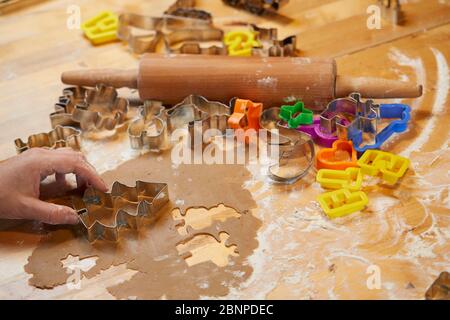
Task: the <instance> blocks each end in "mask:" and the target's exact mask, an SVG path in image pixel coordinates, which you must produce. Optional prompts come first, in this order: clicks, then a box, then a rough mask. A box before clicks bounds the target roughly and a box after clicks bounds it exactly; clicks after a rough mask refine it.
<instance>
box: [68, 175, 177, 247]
mask: <svg viewBox="0 0 450 320" xmlns="http://www.w3.org/2000/svg"><path fill="white" fill-rule="evenodd" d="M168 201H169V191H168V188H167V184H165V183H150V182H143V181H137V182H136V186H135V187H128V186H126V185H124V184H121V183H119V182H117V181H116V182H114V184H113V186H112V189H111V193H103V192H100V191H97V190H95V189H92V188H88V189H86V191H85V192H84V195H83V197H82V198H81V197H75V196H74V197H72V204H73V207H74V209H75V210H76V211H77V212H78V214H79V217H80V220H81V224H82V227H83V229H84V231H86V234H87V238H88V240H89V242H93V241H95V240H97V239H103V240H107V241H118V240H119V229H120V228H122V227H127V228H131V229H138V228H139V227H140V225H141V218H142V217H145V218H148V219H149V220H150V222H153V221H155V220H156V219H158V217H159V215H158V213H160V212H161V209H162V207H163V206H164V205H165V204H166V203H167V202H168Z"/></svg>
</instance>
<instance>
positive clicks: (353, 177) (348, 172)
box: [316, 167, 363, 191]
mask: <svg viewBox="0 0 450 320" xmlns="http://www.w3.org/2000/svg"><path fill="white" fill-rule="evenodd" d="M316 181H317V182H318V183H320V185H321V186H322V188H326V189H349V190H350V191H358V190H361V185H362V181H363V173H362V171H361V169H360V168H355V167H350V168H347V169H345V170H333V169H320V170H319V171H318V172H317V176H316Z"/></svg>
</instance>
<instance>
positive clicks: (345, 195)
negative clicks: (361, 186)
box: [317, 189, 369, 219]
mask: <svg viewBox="0 0 450 320" xmlns="http://www.w3.org/2000/svg"><path fill="white" fill-rule="evenodd" d="M317 201H319V204H320V206H321V207H322V209H323V211H324V212H325V213H326V215H327V216H328V217H330V218H332V219H333V218H339V217H344V216H346V215H349V214H351V213H353V212H356V211H359V210H362V209H364V207H365V206H366V205H367V204H368V203H369V199H368V198H367V195H366V194H365V193H364V192H363V191H354V192H352V191H350V190H348V189H339V190H334V191H330V192H326V193H323V194H321V195H320V196H318V197H317Z"/></svg>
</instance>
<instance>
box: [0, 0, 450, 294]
mask: <svg viewBox="0 0 450 320" xmlns="http://www.w3.org/2000/svg"><path fill="white" fill-rule="evenodd" d="M171 3H172V1H171V0H164V1H162V0H161V1H136V0H133V1H113V0H101V1H95V5H94V2H93V1H87V0H84V1H83V0H79V1H76V0H70V1H68V0H67V1H64V0H62V1H43V2H40V3H38V4H35V5H33V6H30V7H25V8H23V9H21V10H18V11H13V12H9V13H7V14H4V15H0V80H1V81H0V115H1V117H0V159H5V158H8V157H10V156H13V155H14V154H15V150H14V143H13V141H14V139H15V138H18V137H21V138H26V137H28V136H29V135H30V134H34V133H39V132H45V131H49V130H50V122H49V118H48V115H49V113H50V112H52V110H53V105H54V103H55V101H56V99H57V97H58V96H59V94H60V92H61V89H62V88H63V85H62V84H61V82H60V80H59V79H60V74H61V72H62V71H65V70H69V69H77V68H82V67H104V66H108V67H117V68H134V67H136V64H137V59H138V58H137V57H136V56H133V55H132V54H130V53H129V52H128V51H127V48H126V46H124V45H122V44H121V43H119V42H116V43H111V44H106V45H102V46H97V47H93V46H91V45H90V43H89V42H88V41H86V39H84V38H83V36H82V35H81V32H80V30H69V29H67V27H66V20H67V18H68V13H67V8H68V7H69V6H70V5H73V4H75V5H79V6H80V8H81V14H82V19H83V20H85V19H87V18H90V17H91V16H94V15H95V14H96V13H98V12H99V11H100V10H104V9H109V10H112V11H115V12H136V13H141V14H147V15H155V16H157V15H160V14H162V12H163V11H164V10H165V9H166V8H168V6H169V5H170V4H171ZM371 3H374V1H369V0H339V1H337V0H301V1H300V0H299V1H297V0H291V1H290V3H289V4H288V5H287V6H286V7H284V8H283V9H282V10H281V11H280V15H279V16H277V17H275V18H274V19H273V20H268V19H267V18H264V17H257V16H253V15H250V14H248V13H246V12H244V11H240V10H236V9H233V8H230V7H227V6H225V5H223V4H222V2H221V1H219V0H213V1H206V0H202V1H200V0H199V1H197V7H199V8H201V9H205V10H208V11H210V12H211V13H212V14H213V16H214V21H215V24H217V25H219V26H220V25H221V24H224V23H227V22H231V21H245V22H252V23H256V24H258V25H259V26H263V27H267V26H275V27H277V28H279V34H280V36H287V35H290V34H293V33H295V34H297V35H298V38H299V42H298V43H299V44H298V46H299V48H300V54H301V55H302V56H322V57H335V58H336V60H337V65H338V72H339V73H340V74H346V75H354V76H379V77H384V78H388V79H401V80H409V81H412V82H417V83H421V84H423V85H424V95H423V96H422V97H421V98H419V99H415V100H407V99H405V100H401V101H402V102H404V103H408V104H410V105H411V107H412V109H413V111H412V121H411V125H410V128H409V130H408V132H406V133H404V134H402V135H399V136H398V137H397V138H395V139H393V141H391V142H390V143H389V144H388V145H387V146H386V148H385V149H386V150H387V151H391V152H394V153H397V154H402V155H404V156H407V157H409V158H410V159H411V169H410V170H409V171H408V174H407V175H406V177H405V178H404V179H403V180H402V182H401V183H400V185H399V186H397V187H396V188H394V189H389V188H384V187H380V186H377V185H373V186H370V187H369V189H370V192H369V198H370V205H369V207H368V208H367V209H366V210H365V211H364V214H358V215H356V216H351V217H348V218H345V219H339V220H338V221H330V220H328V219H327V218H326V217H325V216H324V215H323V214H321V213H320V210H318V208H317V205H316V204H315V202H314V201H313V200H314V198H315V197H316V196H317V195H318V194H319V193H320V188H319V187H318V186H317V185H316V184H314V183H313V184H306V183H304V182H299V183H296V184H295V185H293V186H289V187H285V188H273V187H272V185H271V184H270V182H268V181H266V180H258V179H255V180H254V181H249V182H248V184H246V188H248V189H249V190H250V191H251V192H252V194H253V197H254V198H255V200H256V201H257V203H258V208H257V209H256V210H255V211H254V214H255V215H256V216H257V217H258V218H260V219H261V220H262V221H263V227H262V228H261V229H260V230H259V232H258V241H259V247H258V249H257V250H256V252H255V253H254V255H253V256H252V259H251V263H252V265H253V267H254V271H253V274H252V276H251V278H250V279H249V280H248V283H246V285H245V286H243V287H242V288H241V289H240V290H239V291H237V292H233V293H232V294H230V295H229V297H231V298H233V297H234V298H248V299H252V298H293V299H352V298H353V299H360V298H371V299H422V298H423V297H424V293H425V291H426V289H427V288H428V286H429V285H430V284H431V283H432V282H433V280H434V279H435V278H436V277H437V276H438V274H439V273H440V272H442V271H445V270H447V271H450V256H449V253H450V250H449V248H450V245H449V238H450V229H449V226H450V215H449V178H448V172H449V170H450V165H449V163H450V161H449V160H450V154H449V152H448V142H449V130H448V123H449V120H450V116H449V111H448V110H449V109H450V108H449V105H450V101H449V99H448V92H449V69H448V60H449V57H450V41H449V40H450V24H449V22H450V2H449V1H445V0H422V1H420V0H410V1H407V3H406V4H404V5H403V9H404V12H405V15H406V22H405V24H404V25H403V26H393V25H391V24H389V23H386V22H383V25H382V28H381V29H380V30H369V29H367V28H366V19H367V17H368V15H367V13H366V9H367V7H368V6H369V5H370V4H371ZM111 148H112V147H111ZM90 151H92V150H90ZM90 151H89V150H88V158H89V159H90V160H91V161H92V162H93V164H94V165H95V166H96V167H97V169H98V170H99V171H101V172H103V171H105V170H107V169H110V168H113V167H114V166H115V165H117V164H118V163H120V162H121V161H123V160H124V159H123V158H118V159H115V160H114V161H113V160H111V159H109V157H107V155H108V154H107V153H106V152H103V153H102V155H100V156H95V155H94V154H92V153H89V152H90ZM307 179H310V180H311V179H312V180H313V179H314V173H311V174H310V175H309V176H308V178H307ZM221 214H225V213H224V212H222V213H220V212H219V213H218V214H217V215H216V216H220V215H221ZM194 220H195V219H193V221H191V223H195V221H194ZM197 222H198V221H197ZM8 225H9V223H8V222H6V221H3V222H1V224H0V229H2V230H3V231H1V232H7V230H8ZM38 241H39V236H38V235H36V234H16V233H14V234H13V233H11V239H10V240H8V241H6V242H1V243H0V271H1V272H0V298H1V299H10V298H38V299H40V298H90V299H92V298H104V299H109V298H113V297H112V296H111V295H110V294H109V293H108V292H107V291H106V289H105V288H106V287H107V286H109V285H111V284H112V283H116V282H117V281H118V280H125V279H129V278H130V277H131V275H132V274H133V273H134V272H133V271H131V270H127V269H126V268H125V266H124V265H121V266H117V267H112V268H110V269H108V270H107V271H105V272H102V273H101V274H100V275H98V276H96V277H94V278H92V279H89V280H87V279H83V286H82V287H83V289H82V290H75V291H74V290H72V291H70V290H68V289H67V288H66V287H65V286H60V287H57V288H55V289H53V290H41V289H36V288H33V287H31V286H29V285H28V284H27V281H28V278H29V277H30V276H29V275H28V274H26V273H25V272H24V270H23V266H24V265H25V264H26V262H27V258H28V256H29V255H30V254H31V252H32V250H33V249H34V248H35V247H36V244H37V242H38ZM214 245H215V244H211V245H210V244H208V243H206V242H204V243H203V244H202V246H201V248H200V249H199V250H200V251H202V250H203V251H202V253H200V255H199V256H200V257H201V258H199V261H201V260H202V259H211V260H213V261H216V263H217V264H219V265H220V263H224V262H223V261H224V260H223V259H220V255H221V254H222V253H223V254H224V255H226V254H229V253H228V252H225V251H226V250H225V251H224V250H216V247H214ZM191 263H192V262H191ZM225 263H226V260H225ZM374 266H375V267H374ZM373 268H378V270H380V272H381V287H380V288H379V289H373V290H371V289H369V288H368V286H367V285H366V282H367V279H368V277H369V276H370V272H372V271H373ZM371 270H372V271H371ZM368 272H369V273H368Z"/></svg>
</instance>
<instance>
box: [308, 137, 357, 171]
mask: <svg viewBox="0 0 450 320" xmlns="http://www.w3.org/2000/svg"><path fill="white" fill-rule="evenodd" d="M356 160H357V154H356V151H355V149H354V148H353V143H352V142H351V141H345V140H336V141H335V142H333V146H332V147H331V148H324V149H322V150H320V151H319V152H318V153H317V157H316V168H317V169H335V170H345V169H347V168H349V167H357V166H358V164H357V162H356Z"/></svg>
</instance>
